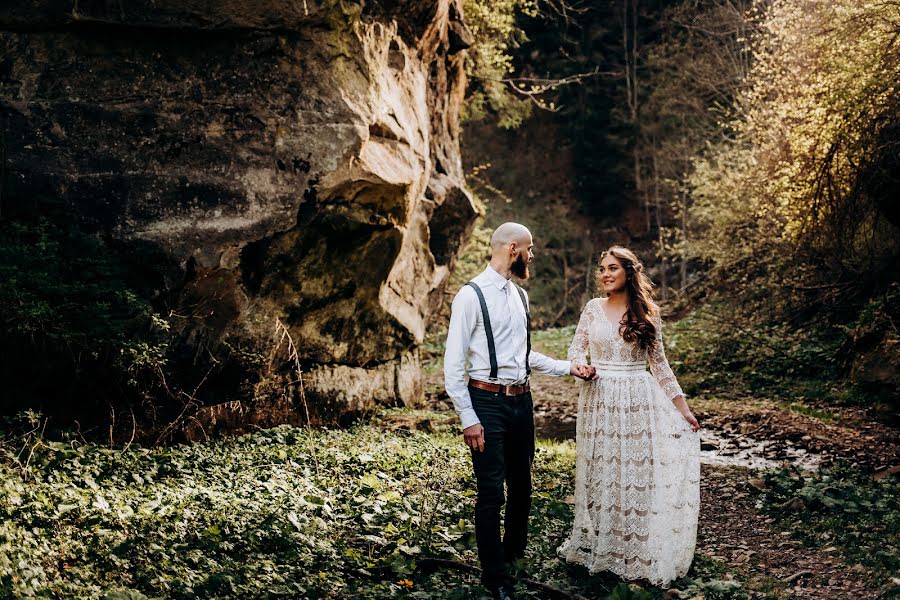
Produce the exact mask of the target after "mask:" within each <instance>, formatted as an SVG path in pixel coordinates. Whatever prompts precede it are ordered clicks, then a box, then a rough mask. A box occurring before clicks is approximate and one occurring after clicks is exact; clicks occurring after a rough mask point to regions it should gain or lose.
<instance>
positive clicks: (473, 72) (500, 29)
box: [462, 0, 537, 129]
mask: <svg viewBox="0 0 900 600" xmlns="http://www.w3.org/2000/svg"><path fill="white" fill-rule="evenodd" d="M463 9H464V11H465V16H466V23H467V24H468V26H469V28H470V29H471V30H472V33H473V34H474V36H475V43H474V44H473V45H472V47H471V48H469V52H468V56H467V57H466V72H467V73H468V75H469V77H470V79H471V80H472V81H471V84H470V90H471V91H470V93H469V97H468V98H467V99H466V103H465V105H464V106H463V113H462V118H463V120H479V119H483V118H485V117H486V116H487V115H488V114H489V113H490V114H493V115H495V116H496V119H497V124H498V125H499V126H500V127H503V128H505V129H513V128H516V127H518V126H519V125H520V124H521V123H522V121H523V120H525V119H527V118H528V117H529V115H530V114H531V102H530V101H529V100H527V99H525V98H520V97H518V96H516V94H515V92H513V91H511V90H510V88H509V86H508V85H507V83H506V82H504V79H506V78H508V77H509V75H510V73H512V71H513V56H512V53H513V51H514V50H515V49H516V48H518V47H519V44H521V43H522V42H523V41H525V40H526V37H525V32H524V31H523V30H522V28H521V27H520V26H519V24H518V23H517V20H516V18H517V16H518V15H519V14H524V15H529V16H535V15H536V14H537V4H536V2H535V0H500V1H496V0H464V2H463Z"/></svg>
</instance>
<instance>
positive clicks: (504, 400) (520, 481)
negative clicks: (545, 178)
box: [444, 223, 594, 600]
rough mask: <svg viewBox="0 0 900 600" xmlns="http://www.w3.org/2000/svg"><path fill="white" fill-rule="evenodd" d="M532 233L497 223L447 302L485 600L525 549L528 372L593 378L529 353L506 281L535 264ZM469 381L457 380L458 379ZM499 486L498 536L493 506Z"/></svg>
mask: <svg viewBox="0 0 900 600" xmlns="http://www.w3.org/2000/svg"><path fill="white" fill-rule="evenodd" d="M533 247H534V243H533V241H532V238H531V232H530V231H528V229H527V228H526V227H525V226H523V225H519V224H518V223H504V224H503V225H501V226H500V227H498V228H497V230H496V231H494V234H493V235H492V236H491V261H490V263H489V264H488V266H487V268H486V269H485V270H484V271H482V273H481V274H479V275H478V276H476V277H475V278H474V279H473V280H472V281H470V282H468V283H467V284H466V285H465V286H463V288H462V289H461V290H460V291H459V293H458V294H456V298H454V299H453V308H452V312H451V316H450V326H449V329H448V332H447V348H446V354H445V355H444V384H445V386H446V388H447V394H448V395H449V396H450V398H451V400H453V405H454V407H455V408H456V412H457V413H459V417H460V419H461V420H462V427H463V438H464V439H465V442H466V445H467V446H468V447H469V448H471V452H472V466H473V468H474V470H475V480H476V482H477V485H478V499H477V500H476V502H475V540H476V542H477V544H478V558H479V560H480V561H481V569H482V576H481V580H482V583H483V584H484V586H485V587H486V588H487V589H488V590H489V591H490V593H491V595H492V596H493V597H494V598H500V599H503V600H505V599H509V598H513V595H512V587H511V580H510V577H509V574H508V572H507V565H509V564H510V563H513V562H514V561H515V560H517V559H519V558H522V557H523V556H524V555H525V544H526V541H527V535H528V511H529V509H530V507H531V464H532V462H533V460H534V412H533V408H532V403H531V392H530V386H529V382H528V376H529V374H530V373H531V370H532V368H533V369H534V370H535V371H537V372H538V373H545V374H547V375H557V376H561V375H568V374H572V375H576V376H578V377H581V378H582V379H590V378H592V377H593V376H594V370H593V367H590V366H572V365H571V364H570V363H569V361H565V360H553V359H552V358H549V357H547V356H544V355H543V354H540V353H539V352H534V351H532V350H531V318H530V313H529V310H528V297H527V295H526V294H525V291H524V290H523V289H522V288H520V287H519V286H517V285H515V284H514V283H513V282H512V281H510V279H511V277H512V276H513V275H515V276H516V277H518V278H519V279H521V280H526V279H528V275H529V273H528V265H529V264H530V263H531V261H532V260H534V253H533V252H532V248H533ZM467 374H468V377H469V380H468V383H467V382H466V375H467ZM504 481H505V483H506V492H507V494H508V501H507V502H506V519H505V526H506V534H505V535H504V536H503V539H502V541H501V537H500V509H501V507H502V506H503V504H504V494H503V484H504Z"/></svg>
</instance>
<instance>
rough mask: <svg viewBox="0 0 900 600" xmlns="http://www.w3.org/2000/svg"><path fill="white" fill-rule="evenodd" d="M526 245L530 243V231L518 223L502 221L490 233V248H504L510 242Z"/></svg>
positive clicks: (496, 249)
mask: <svg viewBox="0 0 900 600" xmlns="http://www.w3.org/2000/svg"><path fill="white" fill-rule="evenodd" d="M513 243H515V244H516V245H517V246H524V247H528V246H529V245H530V244H531V232H530V231H528V228H527V227H525V226H524V225H520V224H519V223H504V224H503V225H501V226H500V227H498V228H497V229H495V230H494V233H493V235H491V250H492V251H493V252H497V251H498V250H501V251H502V250H504V249H505V248H507V247H508V246H509V245H510V244H513Z"/></svg>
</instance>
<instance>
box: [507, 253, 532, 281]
mask: <svg viewBox="0 0 900 600" xmlns="http://www.w3.org/2000/svg"><path fill="white" fill-rule="evenodd" d="M509 270H510V271H512V274H513V275H515V276H516V277H518V278H519V279H522V280H527V279H528V276H529V275H530V273H529V272H528V263H527V262H525V258H524V257H523V256H522V255H521V254H520V255H519V256H517V257H516V260H515V262H514V263H513V264H512V266H511V267H510V268H509Z"/></svg>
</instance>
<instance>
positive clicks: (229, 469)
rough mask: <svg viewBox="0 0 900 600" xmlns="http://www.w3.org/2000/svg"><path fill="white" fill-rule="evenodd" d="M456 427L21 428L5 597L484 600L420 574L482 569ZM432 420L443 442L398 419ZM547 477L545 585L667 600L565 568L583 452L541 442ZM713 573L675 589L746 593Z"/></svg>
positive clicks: (0, 444)
mask: <svg viewBox="0 0 900 600" xmlns="http://www.w3.org/2000/svg"><path fill="white" fill-rule="evenodd" d="M446 417H447V415H444V414H436V413H428V412H427V411H406V410H401V409H392V410H389V411H386V412H384V413H382V414H381V415H379V416H378V417H376V419H375V420H374V421H373V422H372V423H370V424H365V425H358V426H356V427H354V428H352V429H350V430H341V431H333V430H316V431H308V430H304V429H298V428H295V427H290V426H281V427H276V428H273V429H269V430H265V431H259V432H256V433H253V434H248V435H244V436H240V437H235V438H229V439H223V440H218V441H211V442H208V443H202V444H195V445H191V446H187V445H179V446H172V447H167V448H159V449H153V450H148V449H143V448H137V447H132V448H130V449H128V450H110V449H107V448H104V447H101V446H95V445H84V444H80V443H77V442H75V441H72V440H68V441H67V440H61V441H51V440H47V439H42V438H39V437H34V436H33V435H32V436H29V437H27V438H22V437H15V436H13V435H12V434H11V433H9V432H7V433H5V434H3V437H0V597H9V596H12V597H23V598H28V597H33V598H38V597H44V598H49V597H78V598H101V597H107V598H110V599H111V598H112V596H107V594H109V593H111V592H120V593H121V594H125V593H130V594H131V596H128V597H131V598H140V597H141V596H140V595H139V594H144V595H147V596H151V597H160V598H391V597H398V598H405V597H408V598H479V597H481V592H482V590H481V588H480V586H479V584H478V582H477V580H476V578H475V577H473V576H472V575H469V574H463V573H458V572H455V571H448V570H438V571H434V572H430V573H426V572H423V570H421V569H418V568H417V561H418V560H419V559H421V558H422V557H425V556H432V557H440V558H448V559H453V560H459V561H463V562H466V563H469V564H477V557H476V553H475V546H474V531H473V525H472V507H473V502H474V495H475V486H474V482H473V479H472V474H471V466H470V463H469V458H468V455H467V452H466V450H465V448H464V446H463V445H462V443H461V441H460V437H459V432H458V429H457V426H456V424H455V421H452V420H448V419H447V418H446ZM422 419H428V420H430V422H431V427H430V429H431V433H425V432H423V431H417V430H410V429H409V428H406V429H398V428H397V427H396V426H395V425H396V423H397V422H398V420H399V421H404V420H405V421H407V422H412V423H414V422H417V421H421V420H422ZM25 442H27V443H25ZM29 453H30V459H29V460H28V462H27V466H25V464H24V463H25V462H26V457H28V456H29ZM534 472H535V491H534V503H533V508H532V530H531V541H530V545H529V554H528V556H527V558H526V565H525V566H526V568H527V569H528V571H529V573H530V574H531V576H532V577H533V578H535V579H538V580H541V581H543V582H545V583H549V584H551V585H556V586H558V587H560V588H565V589H568V590H571V591H576V592H579V593H582V594H584V595H586V596H588V597H591V598H606V597H607V596H609V595H610V594H618V595H617V596H616V595H614V596H613V597H619V598H624V597H645V598H660V597H662V591H661V590H654V591H651V592H648V593H647V594H645V595H644V596H640V595H637V592H634V591H623V588H621V587H620V588H617V587H616V586H617V585H618V584H619V583H620V582H619V581H618V580H617V579H616V578H614V577H611V576H603V575H597V576H591V575H589V574H588V573H586V572H585V571H584V570H583V569H577V568H570V567H568V566H567V565H565V564H564V563H563V562H562V561H561V560H560V559H558V558H557V557H556V554H555V549H556V548H557V547H558V546H559V544H560V543H561V542H562V541H563V538H564V536H565V535H566V534H567V533H568V527H569V526H570V524H571V509H570V506H569V505H568V504H567V503H566V499H567V498H568V497H569V496H570V495H571V494H572V486H573V478H574V445H573V443H572V442H562V443H558V442H549V441H541V442H540V443H539V444H538V449H537V459H536V463H535V470H534ZM714 567H715V565H714V564H713V563H710V562H709V561H705V560H704V559H702V558H698V561H697V564H696V566H695V568H694V569H693V570H692V572H691V573H690V577H688V578H684V579H683V580H681V581H679V582H675V584H674V585H675V586H676V587H681V588H682V589H685V590H700V589H704V590H713V589H719V588H721V587H722V586H726V587H728V589H729V590H730V591H728V592H727V595H725V596H721V595H720V596H711V595H709V594H707V595H706V597H707V598H712V597H729V598H739V597H744V596H743V595H742V593H743V592H742V591H741V588H740V584H731V583H722V582H719V581H718V576H719V573H720V571H719V570H716V568H714ZM716 586H719V587H716ZM732 588H733V589H732ZM723 589H724V588H723ZM520 591H521V592H522V594H523V595H525V597H536V596H529V595H528V594H529V592H528V591H527V590H525V589H524V588H523V589H521V590H520ZM717 593H718V592H717ZM723 593H724V592H723ZM623 594H625V595H623ZM627 594H632V595H631V596H628V595H627ZM119 597H126V596H121V595H120V596H119Z"/></svg>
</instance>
